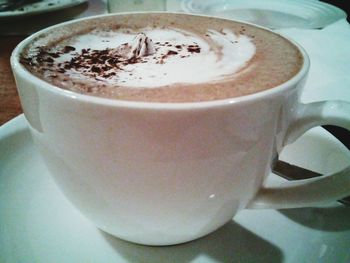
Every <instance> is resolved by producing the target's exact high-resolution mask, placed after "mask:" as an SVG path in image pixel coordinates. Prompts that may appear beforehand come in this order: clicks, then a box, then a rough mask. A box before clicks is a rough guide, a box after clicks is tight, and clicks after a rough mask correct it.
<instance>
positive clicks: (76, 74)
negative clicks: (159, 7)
mask: <svg viewBox="0 0 350 263" xmlns="http://www.w3.org/2000/svg"><path fill="white" fill-rule="evenodd" d="M21 63H22V64H23V65H24V66H25V67H26V68H27V69H28V70H29V71H30V72H32V73H33V74H35V75H36V76H38V77H39V78H41V79H43V80H45V81H47V82H49V83H52V84H54V85H56V86H58V87H60V88H62V89H67V90H70V91H73V92H77V93H82V94H87V95H92V96H98V97H104V98H111V99H119V100H132V101H153V102H196V101H210V100H218V99H225V98H232V97H238V96H243V95H247V94H252V93H256V92H259V91H263V90H266V89H270V88H273V87H276V86H277V85H280V84H282V83H283V82H285V81H287V80H289V79H290V78H292V77H293V76H294V75H295V74H297V73H298V71H299V70H300V68H301V65H302V63H303V58H302V55H301V54H300V52H299V50H298V49H297V48H296V47H295V46H294V45H293V44H292V43H290V42H289V41H288V40H286V39H284V38H282V37H280V36H279V35H277V34H274V33H272V32H270V31H267V30H264V29H261V28H257V27H254V26H250V25H246V24H243V23H238V22H233V21H229V20H223V19H217V18H208V17H200V16H190V15H185V14H183V15H181V14H176V15H175V14H132V15H130V14H129V15H119V16H111V17H102V18H95V19H92V20H87V21H84V22H80V23H79V22H78V23H73V24H69V25H66V26H64V27H60V28H58V29H57V28H56V29H53V30H51V31H50V32H48V33H47V34H45V35H41V36H39V37H37V38H36V39H35V40H34V41H33V42H32V43H31V44H30V45H28V46H27V47H26V49H25V50H24V52H23V54H22V57H21Z"/></svg>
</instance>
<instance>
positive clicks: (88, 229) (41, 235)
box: [0, 115, 350, 263]
mask: <svg viewBox="0 0 350 263" xmlns="http://www.w3.org/2000/svg"><path fill="white" fill-rule="evenodd" d="M281 158H282V159H283V160H286V161H290V162H292V161H293V162H294V163H296V164H299V165H305V166H306V167H307V168H313V169H315V170H316V171H318V172H326V173H327V172H331V171H335V170H336V168H341V167H344V166H345V165H346V164H347V163H349V160H350V154H349V151H347V150H346V149H345V147H343V146H342V145H341V144H340V143H339V142H337V141H336V140H335V139H334V137H332V136H331V135H330V134H329V133H327V132H326V131H324V130H323V129H321V128H317V129H313V130H311V131H309V132H308V133H307V134H306V135H304V136H303V137H302V138H300V139H299V140H298V141H297V142H296V143H295V144H293V145H291V146H289V147H288V148H286V149H285V151H284V152H283V154H282V157H281ZM278 180H282V179H280V178H277V177H276V176H274V175H271V177H270V182H276V181H278ZM349 219H350V208H348V207H344V206H341V205H339V204H337V203H333V204H329V205H327V206H322V207H318V208H304V209H292V210H280V211H276V210H243V211H242V212H240V213H239V214H237V216H236V217H235V219H234V220H232V222H230V223H229V224H227V225H226V226H224V227H222V228H221V229H219V230H218V231H216V232H214V233H212V234H211V235H208V236H207V237H204V238H202V239H200V240H197V241H193V242H189V243H187V244H183V245H178V246H170V247H147V246H141V245H134V244H131V243H128V242H125V241H122V240H119V239H117V238H114V237H112V236H110V235H108V234H105V233H103V232H102V231H100V230H98V229H97V228H95V227H94V226H93V225H92V224H91V223H90V222H89V221H88V220H87V219H85V218H84V217H83V216H82V215H81V214H80V213H79V212H78V211H77V210H76V209H75V208H74V207H73V206H72V205H71V204H70V203H69V202H68V201H67V200H66V199H65V197H64V196H63V195H62V194H61V192H60V191H59V190H58V189H57V188H56V185H55V184H54V183H53V181H52V180H51V178H50V176H49V173H48V171H47V169H46V167H45V165H44V164H43V163H42V160H41V158H40V157H39V155H38V153H37V151H36V149H35V147H34V146H33V144H32V141H31V138H30V134H29V131H28V128H27V122H26V120H25V119H24V117H23V116H22V115H21V116H19V117H17V118H15V119H13V120H12V121H10V122H8V123H7V124H5V125H3V126H2V127H0V262H50V263H54V262H65V263H67V262H68V263H69V262H99V263H100V262H118V263H126V262H132V263H135V262H152V263H157V262H167V263H171V262H186V263H189V262H204V263H214V262H293V263H294V262H337V263H343V262H344V263H345V262H347V263H348V262H350V249H349V248H350V220H349Z"/></svg>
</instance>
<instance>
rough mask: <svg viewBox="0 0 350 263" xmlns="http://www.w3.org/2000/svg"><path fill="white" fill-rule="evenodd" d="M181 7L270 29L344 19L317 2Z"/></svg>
mask: <svg viewBox="0 0 350 263" xmlns="http://www.w3.org/2000/svg"><path fill="white" fill-rule="evenodd" d="M182 8H183V10H184V11H185V12H190V13H200V14H208V15H215V16H219V17H223V18H229V19H237V20H242V21H246V22H250V23H254V24H258V25H261V26H265V27H269V28H272V29H281V28H306V29H308V28H309V29H319V28H324V27H326V26H328V25H330V24H332V23H334V22H336V21H338V20H341V19H344V18H346V13H345V12H344V11H343V10H342V9H340V8H338V7H336V6H333V5H330V4H327V3H325V2H322V1H317V0H293V1H290V0H264V1H259V0H244V1H243V0H183V1H182Z"/></svg>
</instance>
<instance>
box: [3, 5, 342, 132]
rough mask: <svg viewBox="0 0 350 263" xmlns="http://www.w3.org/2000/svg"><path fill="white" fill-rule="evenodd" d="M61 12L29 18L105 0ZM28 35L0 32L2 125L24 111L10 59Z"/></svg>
mask: <svg viewBox="0 0 350 263" xmlns="http://www.w3.org/2000/svg"><path fill="white" fill-rule="evenodd" d="M327 2H330V3H332V4H336V5H338V6H340V7H341V8H343V9H344V6H341V5H340V4H339V1H335V2H334V1H327ZM60 12H61V13H59V12H56V13H55V14H51V13H50V14H44V15H41V17H40V16H35V17H29V18H28V19H30V23H32V24H38V23H39V22H40V21H43V20H45V21H47V17H45V16H50V17H51V19H52V17H55V19H56V20H60V19H61V20H62V18H61V17H60V16H62V13H63V12H65V15H67V12H71V15H72V16H74V17H75V18H76V17H84V16H89V15H96V14H101V13H105V12H106V6H105V0H90V1H89V2H88V4H86V6H81V7H77V9H76V10H69V11H67V10H66V11H60ZM77 12H78V14H77ZM0 22H1V24H2V25H0V27H2V28H4V27H6V25H5V24H4V23H3V21H0ZM8 28H10V30H12V29H13V30H16V27H15V24H14V25H12V24H9V26H8ZM26 36H27V34H24V33H23V32H20V31H19V32H14V31H13V34H12V35H9V34H8V33H7V34H6V35H4V34H2V32H0V126H1V125H2V124H4V123H5V122H7V121H9V120H11V119H12V118H14V117H16V116H17V115H19V114H21V113H22V108H21V105H20V101H19V97H18V93H17V89H16V84H15V81H14V78H13V74H12V71H11V67H10V61H9V59H10V55H11V52H12V50H13V49H14V48H15V46H16V45H17V44H18V43H19V42H20V41H21V40H23V39H24V38H25V37H26Z"/></svg>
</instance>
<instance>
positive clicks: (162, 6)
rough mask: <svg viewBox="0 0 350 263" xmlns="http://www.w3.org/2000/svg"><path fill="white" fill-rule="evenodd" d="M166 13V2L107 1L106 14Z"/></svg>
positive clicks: (158, 0) (139, 0)
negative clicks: (139, 11)
mask: <svg viewBox="0 0 350 263" xmlns="http://www.w3.org/2000/svg"><path fill="white" fill-rule="evenodd" d="M135 10H142V11H166V0H128V1H125V0H108V12H109V13H116V12H130V11H135Z"/></svg>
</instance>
